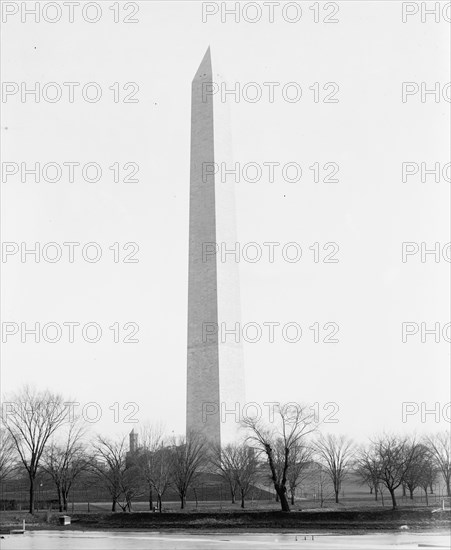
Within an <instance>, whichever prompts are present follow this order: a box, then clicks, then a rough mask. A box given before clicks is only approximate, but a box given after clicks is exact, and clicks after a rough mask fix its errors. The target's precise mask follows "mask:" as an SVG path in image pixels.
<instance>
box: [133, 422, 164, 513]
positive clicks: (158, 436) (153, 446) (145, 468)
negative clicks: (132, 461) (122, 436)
mask: <svg viewBox="0 0 451 550" xmlns="http://www.w3.org/2000/svg"><path fill="white" fill-rule="evenodd" d="M141 442H142V452H141V454H140V456H139V458H138V462H137V463H138V466H139V467H140V469H141V472H142V475H143V477H144V479H145V480H146V483H147V486H148V489H149V497H148V499H149V509H150V510H152V509H153V491H154V483H153V480H154V477H155V466H156V464H155V453H156V452H157V451H158V449H160V448H161V447H162V444H163V428H162V426H154V425H151V424H148V425H146V426H144V427H143V428H142V430H141Z"/></svg>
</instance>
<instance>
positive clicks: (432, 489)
mask: <svg viewBox="0 0 451 550" xmlns="http://www.w3.org/2000/svg"><path fill="white" fill-rule="evenodd" d="M448 483H449V481H448ZM429 489H430V491H429V494H430V495H433V494H434V487H432V483H431V484H430V485H429ZM448 496H450V495H449V493H448Z"/></svg>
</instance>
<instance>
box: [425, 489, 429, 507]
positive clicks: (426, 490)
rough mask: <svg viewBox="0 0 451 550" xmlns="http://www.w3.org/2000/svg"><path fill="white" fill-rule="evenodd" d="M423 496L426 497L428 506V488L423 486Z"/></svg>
mask: <svg viewBox="0 0 451 550" xmlns="http://www.w3.org/2000/svg"><path fill="white" fill-rule="evenodd" d="M424 496H425V497H426V506H429V499H428V488H427V487H425V489H424Z"/></svg>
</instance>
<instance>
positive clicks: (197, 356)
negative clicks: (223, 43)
mask: <svg viewBox="0 0 451 550" xmlns="http://www.w3.org/2000/svg"><path fill="white" fill-rule="evenodd" d="M214 76H215V78H214ZM219 81H220V77H219V75H217V74H216V73H215V75H214V73H213V71H212V65H211V57H210V48H209V49H208V50H207V52H206V54H205V56H204V58H203V60H202V62H201V64H200V66H199V68H198V70H197V72H196V74H195V76H194V79H193V81H192V89H191V170H190V213H189V271H188V350H187V407H186V428H187V434H189V433H190V432H196V433H202V434H203V435H205V437H206V438H207V439H208V440H209V441H210V442H212V443H216V444H219V443H227V442H229V441H232V440H234V439H236V437H237V434H238V430H239V421H240V410H241V407H242V406H243V405H244V373H243V359H242V350H241V342H240V336H239V335H235V336H234V335H227V338H224V331H225V330H229V329H232V330H233V329H234V328H235V327H236V326H239V322H240V295H239V278H238V265H237V264H236V263H235V262H234V260H233V258H228V259H227V260H228V261H223V262H221V257H220V255H219V254H216V251H217V250H218V248H219V246H218V245H219V243H227V245H228V246H233V245H234V244H235V243H236V236H235V206H234V189H233V185H231V184H230V183H227V184H225V183H221V181H218V180H219V178H215V172H216V171H217V170H216V167H217V166H218V164H219V163H221V162H228V161H230V157H231V154H230V149H231V139H230V134H229V123H228V116H227V105H225V104H224V103H220V101H219V94H218V97H217V98H216V97H215V94H214V90H215V88H217V86H218V85H217V82H219Z"/></svg>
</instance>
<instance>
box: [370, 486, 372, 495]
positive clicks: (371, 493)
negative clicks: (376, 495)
mask: <svg viewBox="0 0 451 550" xmlns="http://www.w3.org/2000/svg"><path fill="white" fill-rule="evenodd" d="M372 494H373V488H372V487H370V495H372Z"/></svg>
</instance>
